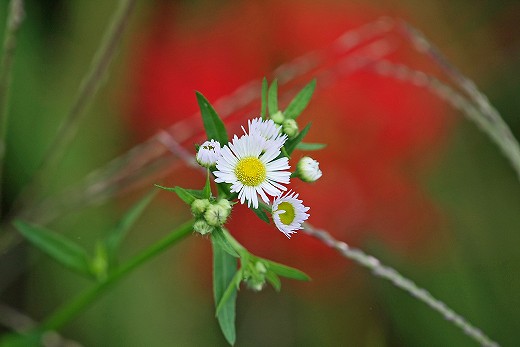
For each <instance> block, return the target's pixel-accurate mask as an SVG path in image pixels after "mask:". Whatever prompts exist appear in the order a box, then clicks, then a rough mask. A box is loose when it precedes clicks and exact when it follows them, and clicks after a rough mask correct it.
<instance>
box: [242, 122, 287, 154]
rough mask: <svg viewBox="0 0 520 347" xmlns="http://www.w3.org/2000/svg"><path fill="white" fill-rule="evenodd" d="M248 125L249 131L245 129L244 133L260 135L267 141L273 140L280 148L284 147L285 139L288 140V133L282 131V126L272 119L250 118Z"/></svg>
mask: <svg viewBox="0 0 520 347" xmlns="http://www.w3.org/2000/svg"><path fill="white" fill-rule="evenodd" d="M247 125H248V130H249V133H247V132H246V131H245V130H244V133H246V134H248V135H251V136H255V135H256V136H260V137H261V138H263V139H265V140H266V141H272V142H274V144H275V145H276V146H278V148H282V146H283V145H284V143H285V141H287V135H285V134H283V133H282V127H281V126H280V125H277V124H276V123H275V122H273V121H272V120H271V119H267V120H262V118H254V119H250V120H248V121H247ZM242 129H243V128H242ZM265 146H266V145H264V147H265Z"/></svg>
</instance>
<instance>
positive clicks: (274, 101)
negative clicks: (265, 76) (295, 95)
mask: <svg viewBox="0 0 520 347" xmlns="http://www.w3.org/2000/svg"><path fill="white" fill-rule="evenodd" d="M268 93H269V94H268V96H267V108H268V109H269V114H270V115H273V114H275V113H276V112H278V80H276V79H275V80H274V81H273V83H272V84H271V86H270V87H269V92H268Z"/></svg>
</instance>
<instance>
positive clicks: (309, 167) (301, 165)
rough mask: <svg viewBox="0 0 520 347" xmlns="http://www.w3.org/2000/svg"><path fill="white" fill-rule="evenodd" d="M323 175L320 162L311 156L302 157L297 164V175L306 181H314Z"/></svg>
mask: <svg viewBox="0 0 520 347" xmlns="http://www.w3.org/2000/svg"><path fill="white" fill-rule="evenodd" d="M321 175H322V172H321V170H320V163H319V162H318V161H316V160H314V159H312V158H311V157H303V158H301V159H300V161H299V162H298V164H297V165H296V172H295V176H296V177H299V178H300V179H301V180H302V181H304V182H314V181H316V180H317V179H318V178H320V177H321Z"/></svg>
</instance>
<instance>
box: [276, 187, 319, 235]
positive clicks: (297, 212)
mask: <svg viewBox="0 0 520 347" xmlns="http://www.w3.org/2000/svg"><path fill="white" fill-rule="evenodd" d="M302 202H303V201H302V200H299V199H298V194H296V193H294V192H291V191H289V192H288V193H286V194H285V195H280V196H277V197H276V198H275V199H274V201H273V206H272V208H271V210H272V214H273V221H274V224H275V225H276V227H277V228H278V229H279V230H280V231H281V232H283V233H284V234H285V236H287V237H288V238H291V234H294V233H296V230H300V229H302V223H303V222H304V221H306V220H307V218H309V216H310V215H309V214H308V213H306V212H307V211H308V210H309V207H305V206H304V205H303V203H302Z"/></svg>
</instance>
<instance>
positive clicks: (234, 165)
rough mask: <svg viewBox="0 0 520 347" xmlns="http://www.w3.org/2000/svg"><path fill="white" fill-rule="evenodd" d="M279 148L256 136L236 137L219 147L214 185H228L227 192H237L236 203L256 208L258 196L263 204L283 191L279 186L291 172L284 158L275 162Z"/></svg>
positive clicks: (286, 179) (284, 188) (286, 181)
mask: <svg viewBox="0 0 520 347" xmlns="http://www.w3.org/2000/svg"><path fill="white" fill-rule="evenodd" d="M279 155H280V148H279V147H278V146H277V145H276V143H273V142H271V141H266V140H264V139H263V138H260V137H259V136H250V135H243V136H241V137H240V138H238V137H237V136H236V135H235V137H234V138H233V141H232V142H229V143H228V144H227V145H225V146H224V147H223V148H222V151H221V157H220V158H219V159H218V161H217V170H216V171H214V172H213V174H214V175H215V176H216V179H215V182H216V183H222V182H226V183H231V192H236V193H238V198H239V199H240V203H242V204H243V203H244V201H245V200H247V205H248V206H251V205H252V206H253V207H254V208H258V195H257V194H259V195H260V197H261V198H262V200H263V201H265V202H266V203H268V202H269V198H268V197H267V195H266V194H269V195H271V196H278V195H279V194H281V193H282V191H285V190H287V188H286V187H285V186H283V185H282V184H289V181H290V176H291V173H290V172H288V171H283V170H288V169H289V168H290V166H289V161H288V159H287V158H285V157H283V158H279V159H276V158H277V157H278V156H279Z"/></svg>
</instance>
